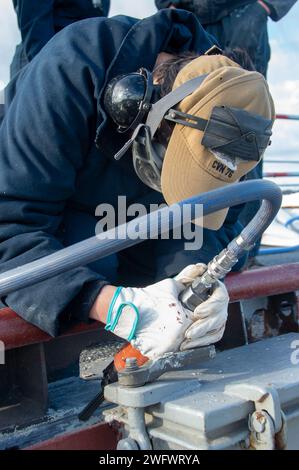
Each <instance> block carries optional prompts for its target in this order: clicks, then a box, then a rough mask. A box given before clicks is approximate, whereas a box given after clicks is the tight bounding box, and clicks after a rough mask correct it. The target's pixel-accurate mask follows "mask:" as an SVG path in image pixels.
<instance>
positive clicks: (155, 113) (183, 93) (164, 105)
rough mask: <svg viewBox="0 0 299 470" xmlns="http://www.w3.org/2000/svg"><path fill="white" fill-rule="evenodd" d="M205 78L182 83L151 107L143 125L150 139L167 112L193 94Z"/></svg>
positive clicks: (201, 77) (202, 76)
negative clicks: (146, 127)
mask: <svg viewBox="0 0 299 470" xmlns="http://www.w3.org/2000/svg"><path fill="white" fill-rule="evenodd" d="M207 76H208V74H204V75H200V76H199V77H195V78H192V80H189V81H188V82H185V83H183V85H181V86H179V87H178V88H176V89H175V90H173V91H172V92H171V93H169V94H168V95H166V96H164V97H163V98H161V99H160V100H159V101H157V102H156V103H155V104H153V105H152V107H151V110H150V112H149V114H148V116H147V120H146V123H145V125H146V126H148V127H149V128H150V130H151V136H152V137H154V135H155V133H156V131H157V129H158V127H159V126H160V123H161V121H162V119H163V118H164V116H165V114H166V113H167V111H168V110H169V109H171V108H173V107H174V106H176V105H177V104H178V103H179V102H180V101H182V100H183V99H184V98H186V97H187V96H189V95H191V93H193V92H194V91H195V90H196V89H197V88H198V87H199V86H200V85H201V84H202V82H203V81H204V80H205V78H206V77H207Z"/></svg>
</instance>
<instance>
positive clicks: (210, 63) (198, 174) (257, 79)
mask: <svg viewBox="0 0 299 470" xmlns="http://www.w3.org/2000/svg"><path fill="white" fill-rule="evenodd" d="M203 74H208V75H207V77H206V78H205V80H204V81H203V83H202V84H201V85H200V86H199V88H198V89H197V90H196V91H195V92H193V93H192V94H191V95H189V96H188V97H187V98H184V99H183V100H182V101H181V102H180V103H179V105H178V106H177V107H176V109H178V110H179V111H182V112H184V113H187V114H191V115H195V116H198V117H201V118H203V119H209V118H210V115H211V112H212V110H213V108H214V107H215V106H229V107H234V108H239V109H243V110H245V111H248V112H251V113H254V114H256V115H260V116H262V117H264V118H266V119H271V120H273V121H274V119H275V109H274V103H273V100H272V97H271V94H270V91H269V88H268V84H267V82H266V80H265V78H264V77H263V76H262V75H261V74H260V73H258V72H249V71H247V70H244V69H243V68H242V67H240V66H239V65H238V64H236V63H235V62H233V61H232V60H230V59H229V58H227V57H225V56H223V55H211V56H210V55H207V56H201V57H198V58H196V59H195V60H193V61H191V62H190V63H189V64H188V65H186V66H185V67H184V68H183V69H182V70H181V71H180V72H179V74H178V76H177V78H176V81H175V83H174V86H173V90H174V89H176V88H177V87H179V86H180V85H182V84H183V83H185V82H187V81H189V80H191V79H193V78H195V77H198V76H199V75H203ZM203 134H204V133H203V131H200V130H198V129H193V128H190V127H187V126H184V125H181V124H176V125H175V128H174V130H173V132H172V135H171V138H170V141H169V144H168V147H167V151H166V154H165V157H164V161H163V166H162V175H161V186H162V193H163V196H164V198H165V200H166V202H167V203H168V204H174V203H176V202H179V201H181V200H183V199H186V198H189V197H192V196H195V195H196V194H199V193H204V192H207V191H211V190H213V189H217V188H220V187H222V186H227V185H229V184H231V183H235V182H237V181H239V180H240V178H241V177H242V176H244V175H246V174H247V173H248V172H249V171H250V170H252V169H253V168H254V167H255V166H256V165H257V164H258V162H256V161H244V160H243V161H241V160H240V161H238V165H237V167H236V169H235V170H234V171H232V170H231V168H228V167H227V166H226V165H225V164H224V163H223V162H221V161H220V160H219V159H218V158H217V156H216V155H215V154H214V153H212V152H211V151H209V150H208V149H207V148H205V147H204V146H203V145H202V144H201V141H202V138H203ZM227 212H228V209H224V210H222V211H219V212H216V213H215V214H211V215H209V216H206V217H204V220H203V225H204V227H206V228H209V229H212V230H218V229H219V228H220V227H221V226H222V225H223V222H224V220H225V218H226V215H227Z"/></svg>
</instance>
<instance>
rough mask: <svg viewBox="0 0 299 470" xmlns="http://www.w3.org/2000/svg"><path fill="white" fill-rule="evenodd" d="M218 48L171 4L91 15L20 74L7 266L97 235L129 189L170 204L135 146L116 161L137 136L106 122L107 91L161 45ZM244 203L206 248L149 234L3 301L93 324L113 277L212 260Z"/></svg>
mask: <svg viewBox="0 0 299 470" xmlns="http://www.w3.org/2000/svg"><path fill="white" fill-rule="evenodd" d="M212 44H213V39H212V38H211V37H210V36H209V35H207V33H206V32H205V31H204V29H203V28H202V27H201V25H200V24H199V22H198V20H197V19H196V17H195V16H194V15H193V14H192V13H189V12H187V11H182V10H163V11H161V12H158V13H157V14H156V15H154V16H152V17H149V18H146V19H144V20H136V19H133V18H128V17H124V16H118V17H114V18H110V19H106V18H93V19H88V20H84V21H81V22H77V23H74V24H73V25H71V26H69V27H68V28H65V29H63V30H62V31H61V32H60V33H58V34H56V35H55V36H54V37H53V38H52V39H51V41H49V42H48V44H47V45H46V46H45V47H44V48H43V49H42V50H41V51H40V53H39V54H38V55H37V56H36V57H35V58H34V59H33V60H32V61H31V62H30V63H29V64H28V65H27V66H26V67H25V68H24V69H23V70H22V71H21V72H20V74H19V75H18V76H17V77H16V79H15V80H12V81H11V82H10V84H9V85H8V87H7V89H6V111H5V116H4V120H3V122H2V124H1V127H0V261H1V262H0V271H1V272H4V271H7V270H9V269H11V268H14V267H16V266H20V265H22V264H25V263H28V262H30V261H33V260H35V259H38V258H41V257H43V256H46V255H49V254H50V253H53V252H55V251H57V250H60V249H61V248H63V247H64V246H67V245H70V244H73V243H75V242H77V241H80V240H83V239H85V238H87V237H90V236H93V235H94V234H95V225H96V223H97V219H96V217H95V209H96V207H97V205H98V204H101V203H109V204H111V205H113V206H114V207H115V208H116V209H117V199H118V196H119V195H122V196H127V205H129V204H132V203H143V204H145V205H147V204H149V203H161V202H163V198H162V195H161V194H160V193H158V192H155V191H153V190H151V189H150V188H148V187H147V186H145V185H144V184H143V183H142V182H141V181H140V180H139V179H138V177H137V176H136V174H135V172H134V169H133V164H132V158H131V155H130V153H128V154H127V155H126V156H124V157H123V158H122V159H121V160H120V161H115V159H114V158H113V156H114V154H115V153H116V151H117V150H119V149H120V147H121V146H122V145H123V144H124V143H125V142H126V140H127V138H128V137H127V136H124V135H122V134H119V133H117V132H116V128H115V125H114V124H113V123H112V122H111V121H110V120H109V119H107V117H106V115H105V112H104V110H103V107H102V92H103V90H104V88H105V86H106V84H107V82H108V81H109V80H110V79H112V78H113V77H115V76H118V75H120V74H124V73H130V72H134V71H136V70H138V69H139V68H140V67H146V68H148V69H149V70H152V69H153V67H154V64H155V61H156V58H157V55H158V54H159V52H161V51H166V52H168V53H177V52H182V51H197V53H198V54H202V53H204V52H205V51H206V50H207V49H208V48H210V47H211V46H212ZM96 135H97V138H98V142H99V148H97V147H96V145H95V143H94V141H95V136H96ZM199 189H200V188H199ZM238 211H239V209H238V208H237V209H231V211H230V212H229V214H228V218H227V220H226V222H225V225H224V226H223V227H222V228H221V229H220V230H219V231H217V232H215V231H210V230H205V231H204V246H203V248H202V249H201V250H199V251H198V252H197V251H184V249H183V246H184V242H185V241H184V240H148V241H145V242H144V243H141V244H140V245H137V246H136V247H133V248H130V249H128V250H125V251H123V252H121V253H120V254H118V255H114V256H111V257H109V258H108V259H104V260H99V261H98V262H95V263H93V264H92V265H90V266H88V267H79V268H76V269H72V270H71V271H69V272H66V273H63V274H60V275H58V276H56V277H54V278H52V279H49V280H46V281H43V282H40V283H39V284H37V285H35V286H32V287H28V288H25V289H22V290H19V291H17V292H14V293H10V294H8V295H7V296H6V297H5V298H3V299H2V302H3V303H4V304H5V305H7V306H9V307H10V308H12V309H13V310H15V311H16V312H17V313H18V314H19V315H20V316H22V317H23V318H24V319H25V320H27V321H29V322H31V323H33V324H35V325H37V326H38V327H39V328H41V329H43V330H44V331H46V332H48V333H50V334H51V335H57V334H59V333H61V332H62V330H63V329H64V328H65V327H68V326H69V325H70V324H72V323H73V322H78V321H88V316H89V311H90V308H91V306H92V304H93V302H94V300H95V298H96V296H97V295H98V294H99V292H100V290H101V288H102V287H103V286H104V285H105V284H106V283H113V284H121V285H125V286H128V285H129V286H130V285H131V286H138V285H139V286H140V285H146V284H148V283H150V282H153V281H157V280H160V279H162V278H165V277H168V276H171V275H174V274H175V273H177V272H178V271H179V270H180V269H181V268H183V267H184V266H186V265H187V264H190V263H194V262H197V261H198V262H199V261H202V262H208V261H209V260H210V259H211V258H212V257H213V256H214V255H215V254H217V253H218V252H219V251H220V250H222V249H223V248H224V247H225V246H226V245H227V243H228V242H229V240H231V239H232V238H233V237H234V236H235V235H236V233H238V232H239V231H240V229H241V227H240V225H239V223H238V222H237V219H238Z"/></svg>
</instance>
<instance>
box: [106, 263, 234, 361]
mask: <svg viewBox="0 0 299 470" xmlns="http://www.w3.org/2000/svg"><path fill="white" fill-rule="evenodd" d="M205 268H206V266H205V265H203V264H198V265H190V266H188V267H187V268H185V269H184V270H183V271H182V272H181V273H180V274H178V275H177V276H176V277H175V278H173V279H164V280H163V281H161V282H158V283H156V284H153V285H151V286H147V287H145V288H130V287H128V288H118V289H117V292H116V294H115V295H114V297H113V299H112V302H111V304H110V308H109V312H108V317H107V326H106V329H107V330H108V331H112V332H113V333H114V334H116V335H117V336H120V337H121V338H124V339H126V340H128V341H129V342H131V344H132V346H133V347H134V348H136V349H138V350H139V351H140V352H141V353H142V354H143V355H144V356H147V357H148V358H150V359H155V358H157V357H160V356H162V355H163V354H165V353H168V352H176V351H179V350H180V349H182V350H183V349H190V348H193V347H198V346H204V345H208V344H212V343H214V342H216V341H218V340H219V339H221V337H222V335H223V332H224V328H225V323H226V319H227V305H228V294H227V291H226V288H225V287H224V285H223V284H222V283H219V285H218V286H217V287H216V289H215V290H214V292H213V294H212V295H211V297H210V298H209V299H208V300H207V301H206V302H204V303H202V304H201V305H200V306H199V307H197V308H196V309H195V312H191V311H190V310H188V309H186V308H184V307H183V306H182V304H181V303H180V301H179V300H178V297H179V295H180V293H181V292H182V291H183V290H184V289H185V287H186V286H187V285H189V284H190V282H192V281H193V280H194V279H195V278H196V277H198V276H199V275H201V274H202V273H203V272H204V270H205Z"/></svg>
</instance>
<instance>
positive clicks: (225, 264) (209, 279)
mask: <svg viewBox="0 0 299 470" xmlns="http://www.w3.org/2000/svg"><path fill="white" fill-rule="evenodd" d="M237 262H238V258H237V257H236V256H235V254H234V253H233V252H232V251H231V250H230V248H229V246H228V247H227V248H225V250H223V251H222V252H221V253H220V254H219V255H217V256H215V258H214V259H213V260H212V261H210V263H209V264H208V267H207V270H206V271H205V272H204V274H203V275H202V276H201V277H199V278H197V279H195V280H194V281H193V283H192V284H191V286H189V287H187V289H185V290H184V291H183V292H182V293H181V295H180V301H181V303H182V304H183V306H184V307H185V308H188V309H189V310H191V311H194V310H195V308H196V307H197V306H198V305H200V304H201V303H203V302H205V301H206V300H207V299H208V298H209V296H210V294H211V292H212V289H213V285H214V284H215V283H216V282H217V281H218V280H219V279H223V278H224V277H225V276H226V275H227V274H228V273H229V272H230V271H231V269H232V268H233V266H234V265H235V264H236V263H237Z"/></svg>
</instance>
